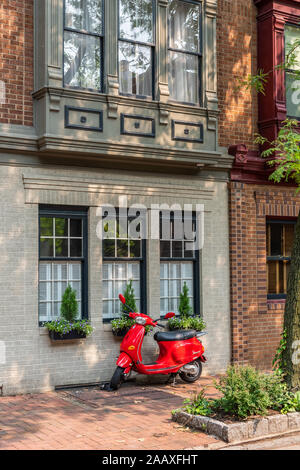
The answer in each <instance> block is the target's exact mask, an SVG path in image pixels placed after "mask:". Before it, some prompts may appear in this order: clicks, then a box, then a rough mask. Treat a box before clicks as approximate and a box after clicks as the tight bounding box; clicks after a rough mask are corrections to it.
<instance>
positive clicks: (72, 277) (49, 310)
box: [39, 262, 81, 321]
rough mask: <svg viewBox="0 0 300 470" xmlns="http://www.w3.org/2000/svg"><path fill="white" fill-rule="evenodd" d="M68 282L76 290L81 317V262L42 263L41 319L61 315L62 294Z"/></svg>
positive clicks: (51, 318) (40, 272)
mask: <svg viewBox="0 0 300 470" xmlns="http://www.w3.org/2000/svg"><path fill="white" fill-rule="evenodd" d="M68 284H70V285H71V287H72V288H73V289H75V290H76V298H77V301H78V312H79V315H78V316H79V317H81V263H55V262H47V263H46V262H41V263H40V266H39V319H40V321H51V320H54V319H55V318H58V317H59V316H60V306H61V300H62V296H63V294H64V292H65V290H66V288H67V286H68Z"/></svg>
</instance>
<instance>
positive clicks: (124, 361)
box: [117, 352, 132, 369]
mask: <svg viewBox="0 0 300 470" xmlns="http://www.w3.org/2000/svg"><path fill="white" fill-rule="evenodd" d="M117 366H119V367H122V368H123V369H128V368H129V369H131V366H132V359H131V357H130V356H128V354H126V353H124V352H122V353H121V354H120V356H119V357H118V360H117Z"/></svg>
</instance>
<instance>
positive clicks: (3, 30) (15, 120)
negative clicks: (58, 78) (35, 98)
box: [0, 0, 33, 126]
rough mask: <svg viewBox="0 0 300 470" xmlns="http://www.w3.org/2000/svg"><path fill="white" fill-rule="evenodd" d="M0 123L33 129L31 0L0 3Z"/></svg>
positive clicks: (3, 0) (6, 0)
mask: <svg viewBox="0 0 300 470" xmlns="http://www.w3.org/2000/svg"><path fill="white" fill-rule="evenodd" d="M3 83H4V86H5V100H1V97H0V123H8V124H19V125H25V126H32V120H33V109H32V97H31V93H32V91H33V0H15V1H12V0H1V2H0V87H1V89H3Z"/></svg>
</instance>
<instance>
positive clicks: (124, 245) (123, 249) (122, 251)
mask: <svg viewBox="0 0 300 470" xmlns="http://www.w3.org/2000/svg"><path fill="white" fill-rule="evenodd" d="M117 258H129V254H128V240H117Z"/></svg>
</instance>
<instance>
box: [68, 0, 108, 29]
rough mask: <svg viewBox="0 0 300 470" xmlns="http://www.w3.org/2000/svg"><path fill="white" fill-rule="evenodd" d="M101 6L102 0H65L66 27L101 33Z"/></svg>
mask: <svg viewBox="0 0 300 470" xmlns="http://www.w3.org/2000/svg"><path fill="white" fill-rule="evenodd" d="M102 6H103V4H102V0H65V24H66V27H68V28H73V29H82V30H85V31H88V32H90V33H98V34H101V33H102Z"/></svg>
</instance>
